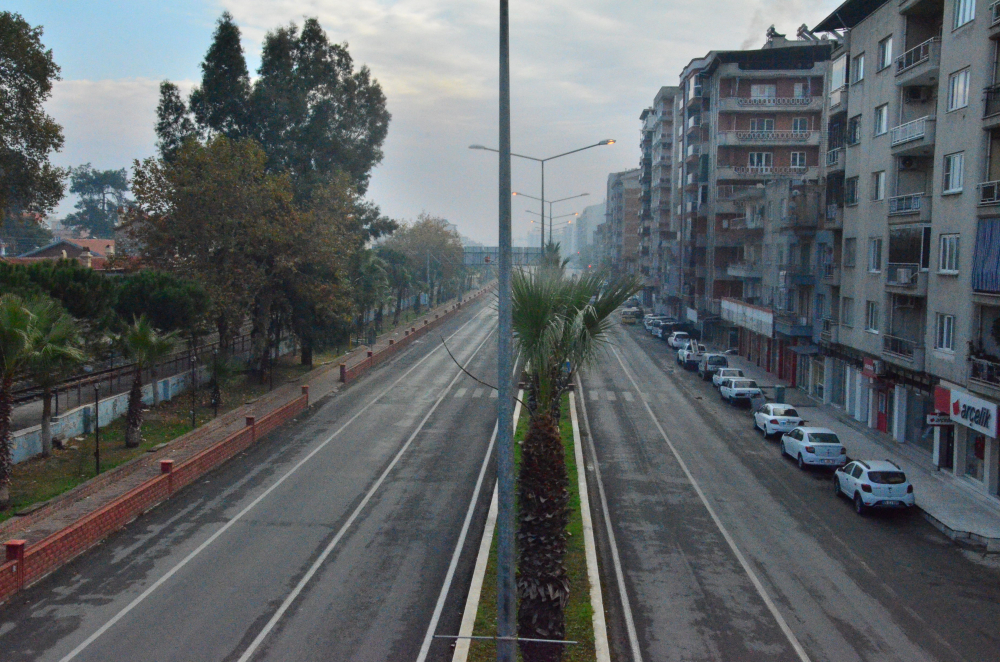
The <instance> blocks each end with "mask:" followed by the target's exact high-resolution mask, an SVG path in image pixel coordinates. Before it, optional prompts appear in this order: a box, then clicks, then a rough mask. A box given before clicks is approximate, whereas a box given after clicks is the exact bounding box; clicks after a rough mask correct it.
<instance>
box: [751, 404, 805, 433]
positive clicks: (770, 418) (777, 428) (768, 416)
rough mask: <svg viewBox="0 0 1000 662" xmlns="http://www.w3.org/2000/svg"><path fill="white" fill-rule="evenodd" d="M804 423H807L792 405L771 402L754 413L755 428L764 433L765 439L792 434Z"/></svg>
mask: <svg viewBox="0 0 1000 662" xmlns="http://www.w3.org/2000/svg"><path fill="white" fill-rule="evenodd" d="M803 423H805V421H803V420H802V418H801V417H799V412H797V411H795V408H794V407H792V406H791V405H784V404H779V403H776V402H770V403H768V404H766V405H764V406H763V407H760V408H758V409H757V410H756V411H755V412H754V413H753V426H754V427H755V428H757V429H758V430H760V431H761V432H763V433H764V436H765V437H770V436H772V435H775V434H778V433H779V432H782V433H784V432H791V431H792V430H794V429H795V428H797V427H798V426H800V425H802V424H803Z"/></svg>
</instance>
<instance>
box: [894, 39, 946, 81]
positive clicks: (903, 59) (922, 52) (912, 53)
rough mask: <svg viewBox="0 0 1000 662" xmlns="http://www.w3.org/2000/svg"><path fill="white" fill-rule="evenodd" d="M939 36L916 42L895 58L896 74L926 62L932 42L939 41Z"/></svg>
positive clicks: (929, 55) (929, 56)
mask: <svg viewBox="0 0 1000 662" xmlns="http://www.w3.org/2000/svg"><path fill="white" fill-rule="evenodd" d="M940 41H941V38H940V37H931V38H930V39H928V40H927V41H925V42H923V43H922V44H917V45H916V46H914V47H913V48H911V49H910V50H908V51H906V52H905V53H903V54H902V55H900V56H899V57H897V58H896V75H897V76H898V75H900V74H901V73H904V72H906V71H907V70H909V69H912V68H913V67H915V66H917V65H918V64H921V63H922V62H926V61H927V60H929V59H930V58H931V48H932V47H933V46H934V42H940Z"/></svg>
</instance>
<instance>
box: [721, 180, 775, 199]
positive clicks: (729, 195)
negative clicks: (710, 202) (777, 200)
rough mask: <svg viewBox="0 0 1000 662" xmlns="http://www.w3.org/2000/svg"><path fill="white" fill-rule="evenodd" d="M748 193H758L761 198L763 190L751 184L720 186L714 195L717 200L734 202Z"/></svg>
mask: <svg viewBox="0 0 1000 662" xmlns="http://www.w3.org/2000/svg"><path fill="white" fill-rule="evenodd" d="M750 192H754V193H758V192H759V193H760V195H761V196H763V194H764V189H762V188H759V187H757V186H755V185H752V184H720V185H719V186H718V187H717V188H716V194H715V195H716V197H717V198H718V199H719V200H735V199H736V198H739V197H741V196H743V195H745V194H747V193H750Z"/></svg>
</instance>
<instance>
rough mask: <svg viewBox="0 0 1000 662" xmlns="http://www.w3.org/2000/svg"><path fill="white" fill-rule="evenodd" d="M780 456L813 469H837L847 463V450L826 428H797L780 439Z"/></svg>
mask: <svg viewBox="0 0 1000 662" xmlns="http://www.w3.org/2000/svg"><path fill="white" fill-rule="evenodd" d="M781 454H782V455H790V456H791V457H792V459H794V460H796V461H797V462H798V463H799V469H805V468H806V465H812V466H815V467H839V466H841V465H844V464H846V463H847V449H846V448H844V445H843V444H841V443H840V437H838V436H837V433H836V432H834V431H833V430H830V429H828V428H804V427H797V428H795V429H794V430H792V431H791V432H786V433H785V434H784V435H782V437H781Z"/></svg>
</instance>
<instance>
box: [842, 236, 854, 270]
mask: <svg viewBox="0 0 1000 662" xmlns="http://www.w3.org/2000/svg"><path fill="white" fill-rule="evenodd" d="M857 259H858V240H857V238H855V237H848V238H847V239H844V256H843V258H842V261H843V263H844V266H845V267H851V268H853V267H854V265H855V263H856V261H857Z"/></svg>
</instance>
